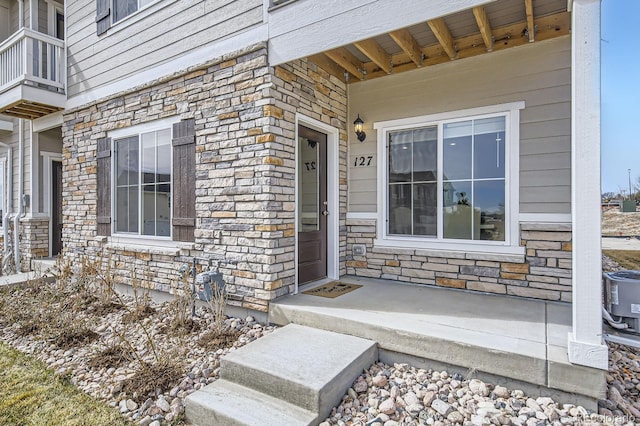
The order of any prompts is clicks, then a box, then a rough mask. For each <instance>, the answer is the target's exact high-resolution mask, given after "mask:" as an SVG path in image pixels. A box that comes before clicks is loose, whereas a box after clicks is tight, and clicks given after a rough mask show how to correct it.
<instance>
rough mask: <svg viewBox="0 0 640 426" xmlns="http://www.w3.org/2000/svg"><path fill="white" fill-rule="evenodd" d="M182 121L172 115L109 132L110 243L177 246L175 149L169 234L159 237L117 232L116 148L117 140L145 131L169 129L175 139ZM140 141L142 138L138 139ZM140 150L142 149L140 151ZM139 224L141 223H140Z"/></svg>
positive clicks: (139, 213) (140, 207)
mask: <svg viewBox="0 0 640 426" xmlns="http://www.w3.org/2000/svg"><path fill="white" fill-rule="evenodd" d="M179 121H180V117H177V116H176V117H171V118H166V119H164V120H157V121H152V122H149V123H144V124H139V125H136V126H132V127H125V128H122V129H117V130H112V131H110V132H109V133H108V134H107V137H108V138H110V139H111V236H110V237H109V243H112V242H113V243H126V244H141V242H143V243H142V244H144V245H154V246H161V247H170V246H175V241H173V226H171V221H172V220H173V194H174V187H173V149H172V150H171V170H172V173H171V211H170V214H171V216H170V219H169V234H170V235H169V236H168V237H159V236H154V235H143V234H141V233H137V234H134V233H126V232H116V226H115V225H116V201H115V200H116V162H117V161H116V149H115V140H116V139H122V138H125V137H129V136H134V135H138V136H140V135H141V134H143V133H149V132H155V131H158V130H166V129H169V130H170V131H171V139H173V125H174V124H175V123H178V122H179ZM138 143H140V138H139V139H138ZM139 152H140V151H139ZM141 210H142V204H141V203H138V218H140V217H142V216H141V214H142V211H141ZM138 225H139V224H138Z"/></svg>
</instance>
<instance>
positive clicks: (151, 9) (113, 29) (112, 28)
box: [99, 0, 177, 37]
mask: <svg viewBox="0 0 640 426" xmlns="http://www.w3.org/2000/svg"><path fill="white" fill-rule="evenodd" d="M176 1H177V0H154V1H152V2H150V3H149V4H146V5H145V6H144V7H142V8H139V9H138V10H136V11H135V12H133V13H132V14H130V15H127V16H125V17H124V18H122V19H120V20H119V21H115V22H114V21H113V18H114V16H115V13H114V12H113V2H114V0H109V27H108V28H107V30H105V31H104V33H103V34H100V35H99V37H101V36H106V35H108V34H114V33H117V32H118V31H121V30H124V29H125V28H128V27H129V26H131V25H134V24H135V23H136V22H139V21H141V20H143V19H145V18H146V17H147V16H149V15H151V14H153V13H155V12H157V11H159V10H161V9H164V8H165V7H167V6H170V5H171V4H173V3H175V2H176Z"/></svg>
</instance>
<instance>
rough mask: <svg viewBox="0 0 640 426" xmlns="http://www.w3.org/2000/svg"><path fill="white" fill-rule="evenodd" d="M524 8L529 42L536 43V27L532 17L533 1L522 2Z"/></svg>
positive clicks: (525, 0)
mask: <svg viewBox="0 0 640 426" xmlns="http://www.w3.org/2000/svg"><path fill="white" fill-rule="evenodd" d="M524 8H525V11H526V13H527V32H528V33H529V42H531V43H533V42H534V41H536V26H535V23H534V16H533V0H524Z"/></svg>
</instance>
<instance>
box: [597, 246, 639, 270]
mask: <svg viewBox="0 0 640 426" xmlns="http://www.w3.org/2000/svg"><path fill="white" fill-rule="evenodd" d="M602 253H604V254H605V255H607V256H609V257H610V258H611V259H613V260H615V261H616V262H618V264H619V265H620V266H622V267H623V268H624V269H635V270H640V251H638V250H602Z"/></svg>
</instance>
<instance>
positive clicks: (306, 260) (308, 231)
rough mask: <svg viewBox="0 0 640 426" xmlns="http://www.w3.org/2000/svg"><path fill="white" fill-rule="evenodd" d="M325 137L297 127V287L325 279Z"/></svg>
mask: <svg viewBox="0 0 640 426" xmlns="http://www.w3.org/2000/svg"><path fill="white" fill-rule="evenodd" d="M327 206H328V203H327V135H325V134H324V133H320V132H318V131H315V130H312V129H309V128H308V127H304V126H298V284H303V283H306V282H309V281H315V280H318V279H320V278H325V277H326V276H327V215H328V214H329V211H328V210H327Z"/></svg>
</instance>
